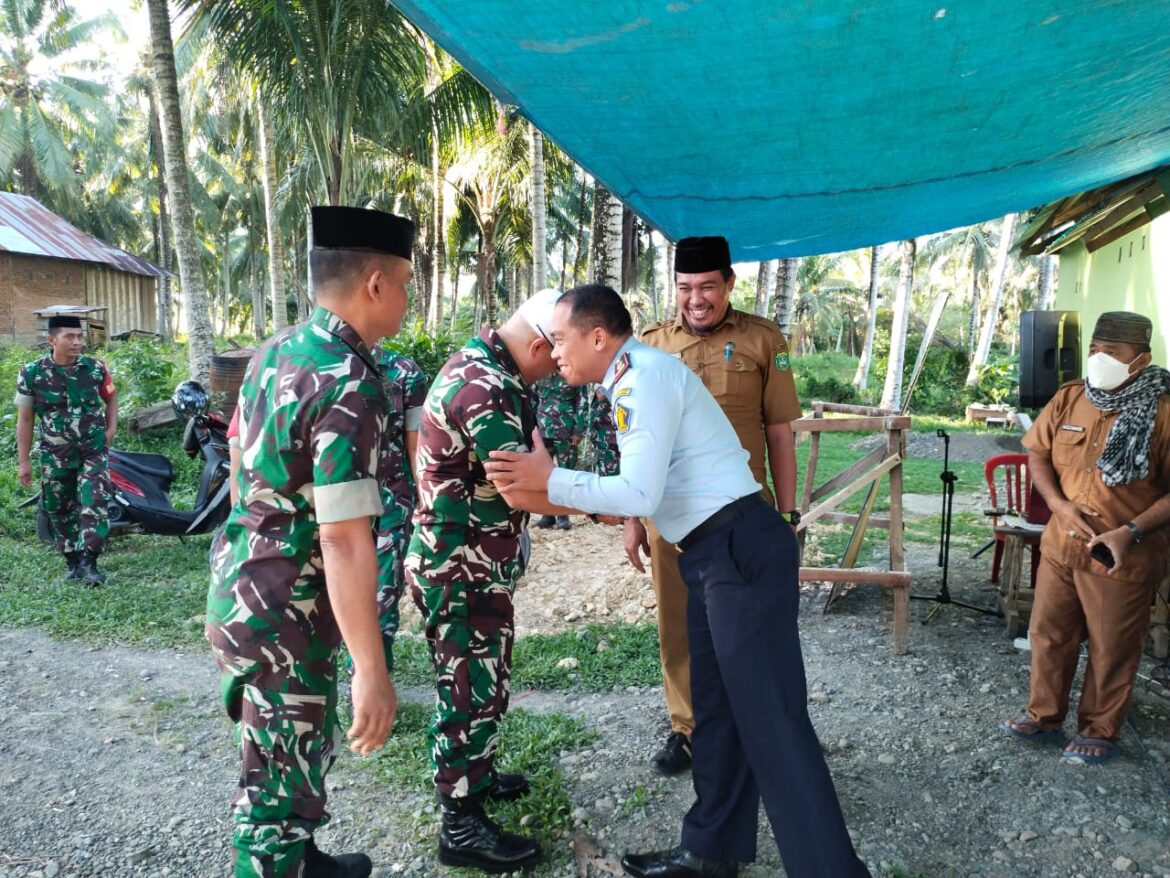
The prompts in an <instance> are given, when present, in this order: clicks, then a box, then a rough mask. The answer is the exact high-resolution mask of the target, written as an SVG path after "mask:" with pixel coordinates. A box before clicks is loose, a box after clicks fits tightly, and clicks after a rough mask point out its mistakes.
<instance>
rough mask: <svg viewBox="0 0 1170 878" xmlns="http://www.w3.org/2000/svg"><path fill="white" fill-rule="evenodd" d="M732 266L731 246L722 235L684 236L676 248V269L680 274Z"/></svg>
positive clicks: (719, 269) (700, 272) (697, 272)
mask: <svg viewBox="0 0 1170 878" xmlns="http://www.w3.org/2000/svg"><path fill="white" fill-rule="evenodd" d="M725 268H731V248H730V247H729V246H728V245H727V239H726V238H724V237H722V236H720V235H712V236H708V237H703V238H683V239H682V240H681V241H679V242H678V244H677V246H676V247H675V249H674V270H675V271H677V272H679V273H680V274H702V273H703V272H706V271H722V270H723V269H725Z"/></svg>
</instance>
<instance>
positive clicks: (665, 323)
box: [638, 318, 674, 339]
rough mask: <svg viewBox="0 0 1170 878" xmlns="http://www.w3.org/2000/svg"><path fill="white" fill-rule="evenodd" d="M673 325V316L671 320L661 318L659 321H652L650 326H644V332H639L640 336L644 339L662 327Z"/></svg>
mask: <svg viewBox="0 0 1170 878" xmlns="http://www.w3.org/2000/svg"><path fill="white" fill-rule="evenodd" d="M673 325H674V320H673V318H672V319H670V320H659V321H658V322H657V323H651V324H650V325H649V326H644V327H642V332H641V333H639V335H638V338H639V339H643V338H645V337H646V336H648V335H651V334H653V333H655V332H657V331H658V330H660V329H666V327H668V326H673Z"/></svg>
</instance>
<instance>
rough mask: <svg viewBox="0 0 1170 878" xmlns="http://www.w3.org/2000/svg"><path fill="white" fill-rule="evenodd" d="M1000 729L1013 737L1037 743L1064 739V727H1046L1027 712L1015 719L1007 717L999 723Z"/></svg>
mask: <svg viewBox="0 0 1170 878" xmlns="http://www.w3.org/2000/svg"><path fill="white" fill-rule="evenodd" d="M999 730H1000V731H1001V732H1003V733H1004V734H1005V735H1011V736H1012V737H1013V738H1021V739H1023V740H1025V741H1035V742H1037V743H1041V742H1047V741H1063V740H1064V729H1046V728H1044V727H1043V726H1042V725H1040V723H1038V722H1036V720H1034V719H1032V717H1030V716H1028V715H1027V714H1024V715H1023V716H1017V717H1016V718H1015V719H1005V720H1004V721H1003V722H1001V723H1000V724H999Z"/></svg>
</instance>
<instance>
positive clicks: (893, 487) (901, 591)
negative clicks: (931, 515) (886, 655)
mask: <svg viewBox="0 0 1170 878" xmlns="http://www.w3.org/2000/svg"><path fill="white" fill-rule="evenodd" d="M905 453H906V433H905V431H904V430H891V431H890V432H889V433H888V434H887V439H886V455H887V458H894V459H896V460H897V461H898V463H897V464H896V465H895V466H894V468H893V469H891V470H890V570H898V571H905V570H906V551H905V543H904V542H903V540H904V539H905V533H904V532H903V527H904V525H903V523H902V456H903V455H904V454H905ZM909 628H910V578H909V577H907V578H906V584H905V585H899V586H895V588H894V652H895V653H896V654H897V655H903V654H904V653H905V652H906V650H907V645H906V634H907V631H908V630H909Z"/></svg>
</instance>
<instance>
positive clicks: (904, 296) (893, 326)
mask: <svg viewBox="0 0 1170 878" xmlns="http://www.w3.org/2000/svg"><path fill="white" fill-rule="evenodd" d="M917 249H918V247H917V241H915V240H914V239H913V238H911V239H910V240H909V241H903V242H902V270H901V272H900V273H899V274H898V291H897V293H895V295H894V316H893V320H892V321H891V323H890V360H889V363H888V364H887V365H886V385H885V388H884V389H883V390H882V401H881V403H880V405H881V407H882V408H884V409H890V410H891V411H897V410H898V409H900V408H901V407H902V372H903V370H904V367H905V364H906V333H907V329H908V327H909V325H910V293H911V291H912V290H913V289H914V256H915V255H916V253H917Z"/></svg>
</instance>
